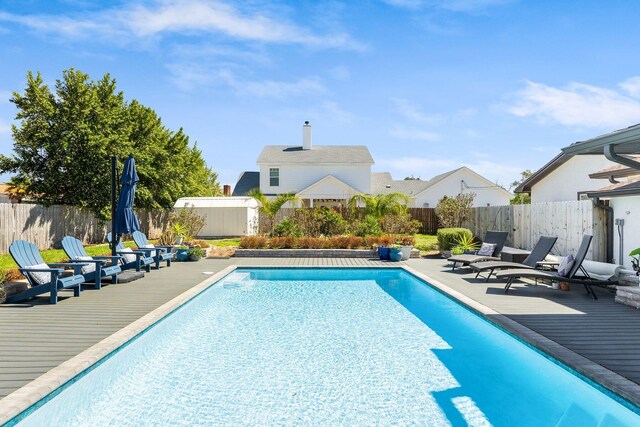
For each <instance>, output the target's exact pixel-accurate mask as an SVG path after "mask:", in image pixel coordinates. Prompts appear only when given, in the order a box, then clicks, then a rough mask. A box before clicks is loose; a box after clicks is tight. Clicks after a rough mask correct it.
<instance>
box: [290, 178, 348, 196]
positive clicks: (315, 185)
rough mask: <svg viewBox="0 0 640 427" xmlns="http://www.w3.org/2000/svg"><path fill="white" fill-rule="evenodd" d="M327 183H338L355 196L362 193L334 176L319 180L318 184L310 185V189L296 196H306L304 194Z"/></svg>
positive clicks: (307, 188) (301, 191)
mask: <svg viewBox="0 0 640 427" xmlns="http://www.w3.org/2000/svg"><path fill="white" fill-rule="evenodd" d="M327 182H333V183H336V184H338V185H340V186H341V187H343V188H345V189H347V190H348V191H349V192H350V193H353V194H358V193H360V192H359V191H358V190H356V189H355V188H353V187H352V186H350V185H349V184H347V183H346V182H344V181H342V180H341V179H338V178H336V177H335V176H333V175H326V176H324V177H322V178H320V179H319V180H317V181H316V182H314V183H313V184H311V185H309V186H308V187H306V188H304V189H302V190H300V191H298V192H297V193H296V195H298V196H300V195H301V194H304V193H307V192H309V191H311V190H312V189H313V188H314V187H318V186H320V185H322V184H324V183H327Z"/></svg>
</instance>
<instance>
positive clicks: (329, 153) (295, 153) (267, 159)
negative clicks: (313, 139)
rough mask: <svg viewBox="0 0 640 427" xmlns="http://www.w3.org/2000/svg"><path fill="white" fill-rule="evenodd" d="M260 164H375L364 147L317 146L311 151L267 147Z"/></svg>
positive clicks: (261, 155)
mask: <svg viewBox="0 0 640 427" xmlns="http://www.w3.org/2000/svg"><path fill="white" fill-rule="evenodd" d="M256 163H258V164H309V163H365V164H370V165H372V164H373V163H374V161H373V157H371V153H369V149H368V148H367V147H366V146H364V145H316V146H314V147H313V148H312V149H311V150H303V149H302V147H300V146H298V147H294V146H288V145H267V146H266V147H264V149H263V150H262V153H260V156H258V161H257V162H256Z"/></svg>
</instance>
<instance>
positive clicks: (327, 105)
mask: <svg viewBox="0 0 640 427" xmlns="http://www.w3.org/2000/svg"><path fill="white" fill-rule="evenodd" d="M322 110H323V112H324V115H326V116H328V118H329V119H330V120H331V121H337V122H340V123H351V122H353V119H354V116H353V114H352V113H350V112H349V111H347V110H345V109H344V108H342V107H341V106H340V105H338V103H337V102H334V101H324V102H323V103H322Z"/></svg>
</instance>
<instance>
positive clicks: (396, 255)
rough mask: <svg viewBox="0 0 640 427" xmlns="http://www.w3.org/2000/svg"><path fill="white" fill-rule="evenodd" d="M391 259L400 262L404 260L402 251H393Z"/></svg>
mask: <svg viewBox="0 0 640 427" xmlns="http://www.w3.org/2000/svg"><path fill="white" fill-rule="evenodd" d="M389 258H391V261H396V262H398V261H400V260H401V259H402V251H401V250H400V249H391V250H390V253H389Z"/></svg>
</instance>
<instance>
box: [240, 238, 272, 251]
mask: <svg viewBox="0 0 640 427" xmlns="http://www.w3.org/2000/svg"><path fill="white" fill-rule="evenodd" d="M268 243H269V242H268V240H267V238H266V237H264V236H242V237H241V238H240V245H239V246H240V248H241V249H264V248H266V247H267V245H268Z"/></svg>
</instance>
